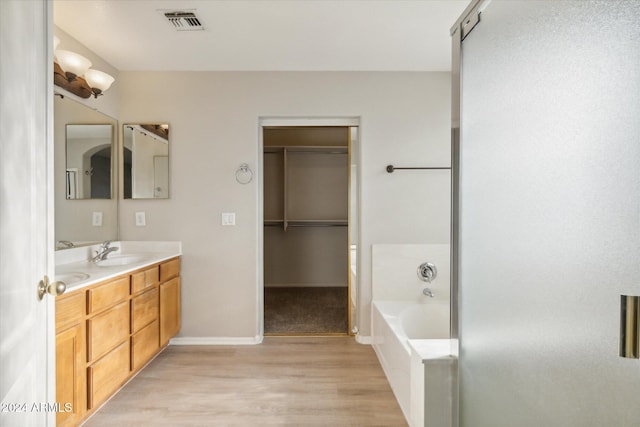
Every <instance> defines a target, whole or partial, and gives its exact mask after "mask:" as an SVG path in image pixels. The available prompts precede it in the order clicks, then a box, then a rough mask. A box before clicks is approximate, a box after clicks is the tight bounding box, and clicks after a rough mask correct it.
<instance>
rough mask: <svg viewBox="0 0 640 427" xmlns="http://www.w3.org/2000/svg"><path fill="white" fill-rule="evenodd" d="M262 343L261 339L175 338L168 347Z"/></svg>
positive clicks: (256, 337) (257, 336)
mask: <svg viewBox="0 0 640 427" xmlns="http://www.w3.org/2000/svg"><path fill="white" fill-rule="evenodd" d="M261 343H262V337H261V336H259V335H256V336H255V337H176V338H172V339H171V341H170V342H169V344H170V345H256V344H261Z"/></svg>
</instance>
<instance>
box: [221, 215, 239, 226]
mask: <svg viewBox="0 0 640 427" xmlns="http://www.w3.org/2000/svg"><path fill="white" fill-rule="evenodd" d="M222 225H236V214H235V212H223V213H222Z"/></svg>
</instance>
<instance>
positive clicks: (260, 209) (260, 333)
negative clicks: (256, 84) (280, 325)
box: [255, 116, 362, 343]
mask: <svg viewBox="0 0 640 427" xmlns="http://www.w3.org/2000/svg"><path fill="white" fill-rule="evenodd" d="M270 126H283V127H284V126H288V127H304V126H317V127H322V126H327V127H328V126H332V127H336V126H342V127H358V143H359V144H360V145H359V147H358V148H359V150H358V153H361V152H362V138H361V135H362V125H361V118H360V117H356V116H352V117H308V116H305V117H293V116H282V117H276V116H262V117H258V128H257V131H258V151H257V153H256V155H257V159H258V161H257V168H256V169H257V171H256V174H255V177H256V185H257V190H258V191H256V205H257V209H256V211H257V213H258V214H257V215H256V236H257V239H256V259H257V268H256V301H257V310H256V331H257V332H256V343H261V342H262V340H263V339H264V176H263V175H264V164H263V153H264V135H263V130H264V128H265V127H270ZM350 143H351V142H349V144H350ZM355 160H356V162H357V163H358V165H359V166H360V165H361V156H360V154H358V157H357V158H356V159H355ZM361 169H362V168H361V167H359V168H358V183H360V182H361V178H360V174H361ZM349 176H351V165H349ZM358 188H359V184H358ZM357 203H358V207H360V206H361V203H360V191H358V195H357ZM357 214H358V224H360V223H361V221H360V215H361V210H360V209H358V213H357ZM350 227H351V221H349V229H350ZM361 240H362V237H361V236H360V233H359V232H358V242H357V244H358V247H361V245H360V241H361ZM347 249H349V248H347ZM356 263H357V265H359V264H360V251H358V255H357V260H356ZM359 282H360V280H359V278H358V279H356V284H355V285H356V288H357V289H358V290H359ZM350 292H351V286H349V295H348V298H349V301H348V303H349V321H350V322H351V319H352V313H351V295H350ZM359 295H360V292H358V297H359ZM355 306H356V313H355V314H356V318H355V319H356V322H355V324H357V323H358V320H359V319H358V317H357V315H359V313H357V311H358V307H359V306H360V304H359V302H358V301H356V305H355ZM348 328H349V331H348V333H349V334H351V330H350V328H351V324H349V326H348Z"/></svg>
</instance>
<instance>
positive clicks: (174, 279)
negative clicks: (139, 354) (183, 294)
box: [160, 258, 180, 347]
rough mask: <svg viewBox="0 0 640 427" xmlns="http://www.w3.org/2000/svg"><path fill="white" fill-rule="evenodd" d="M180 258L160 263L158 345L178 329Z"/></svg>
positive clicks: (167, 342) (168, 338) (163, 343)
mask: <svg viewBox="0 0 640 427" xmlns="http://www.w3.org/2000/svg"><path fill="white" fill-rule="evenodd" d="M179 274H180V258H174V259H172V260H170V261H167V262H166V263H164V264H161V265H160V346H161V347H164V346H165V345H167V344H169V340H170V339H171V338H172V337H173V336H175V335H176V334H177V333H178V332H179V331H180V276H179Z"/></svg>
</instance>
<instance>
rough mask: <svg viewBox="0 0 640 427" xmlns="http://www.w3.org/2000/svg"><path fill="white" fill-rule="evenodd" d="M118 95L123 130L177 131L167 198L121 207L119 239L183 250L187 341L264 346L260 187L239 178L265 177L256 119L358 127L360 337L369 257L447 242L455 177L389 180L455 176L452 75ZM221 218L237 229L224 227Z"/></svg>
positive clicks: (135, 79)
mask: <svg viewBox="0 0 640 427" xmlns="http://www.w3.org/2000/svg"><path fill="white" fill-rule="evenodd" d="M118 84H119V86H120V94H121V102H120V105H119V110H120V115H119V120H120V123H136V122H138V123H143V122H146V123H151V122H152V123H169V125H170V129H171V138H170V147H169V150H170V155H171V164H170V173H171V189H172V190H171V198H170V199H168V200H121V201H120V203H121V205H120V213H121V216H120V218H121V224H120V229H121V234H120V238H121V239H123V240H146V239H149V240H151V239H152V240H181V241H182V242H183V254H184V257H183V290H182V304H183V311H182V313H183V314H182V316H183V323H182V331H181V334H180V335H181V336H186V337H253V336H255V335H256V334H257V314H256V313H257V312H258V307H257V301H258V300H257V292H258V291H257V265H258V247H257V236H258V229H259V226H258V218H257V212H258V209H257V208H258V182H259V181H257V180H256V181H254V182H253V183H252V184H250V185H240V184H238V183H237V182H236V181H235V171H236V169H237V168H238V166H239V165H240V164H241V163H244V162H246V163H248V164H249V165H250V167H251V168H252V169H253V170H254V171H256V172H257V175H260V174H261V171H258V170H257V165H258V156H259V155H260V153H259V151H258V132H259V127H258V119H259V118H260V117H278V116H287V117H291V116H302V117H322V116H332V117H336V116H349V117H354V116H357V117H360V120H361V129H360V137H361V154H362V167H361V179H362V181H361V190H362V195H361V201H362V206H361V224H360V225H361V228H360V230H361V235H360V239H361V246H360V247H361V248H362V263H361V269H362V272H361V274H360V277H361V281H362V290H361V293H360V298H361V301H360V302H361V306H362V310H361V312H360V316H359V322H358V326H359V327H360V331H361V333H362V334H363V335H369V331H370V325H369V323H370V311H369V310H370V299H371V245H372V244H373V243H448V242H449V191H450V190H449V173H448V172H447V171H436V172H425V171H418V172H400V171H399V172H395V173H394V174H391V175H390V174H387V172H386V171H385V166H386V165H387V164H390V163H393V164H394V165H396V166H410V165H412V166H427V165H431V166H434V165H435V166H443V165H444V166H448V165H449V156H450V154H449V147H450V136H449V123H450V119H449V115H450V113H449V112H450V101H449V98H450V95H449V91H450V76H449V73H384V72H375V73H372V72H351V73H343V72H124V71H121V72H120V74H119V81H118ZM121 131H122V130H121V129H120V132H121ZM120 194H122V193H121V192H120ZM137 211H145V212H146V214H147V218H146V219H147V226H146V227H136V226H135V221H134V215H135V212H137ZM222 212H236V215H237V216H236V223H237V225H236V226H235V227H222V226H221V225H220V214H221V213H222ZM260 228H261V226H260ZM416 267H417V266H416Z"/></svg>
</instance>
